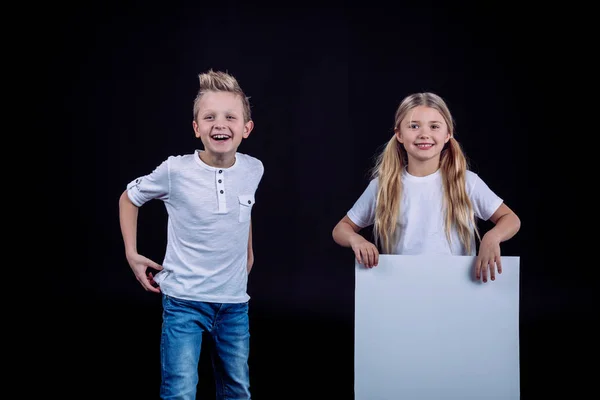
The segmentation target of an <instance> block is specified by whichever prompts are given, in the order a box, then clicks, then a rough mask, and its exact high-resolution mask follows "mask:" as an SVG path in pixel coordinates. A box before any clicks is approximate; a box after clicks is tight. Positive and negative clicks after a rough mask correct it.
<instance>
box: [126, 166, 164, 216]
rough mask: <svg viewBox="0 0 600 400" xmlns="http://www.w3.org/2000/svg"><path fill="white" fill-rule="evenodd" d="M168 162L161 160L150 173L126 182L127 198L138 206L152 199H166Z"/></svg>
mask: <svg viewBox="0 0 600 400" xmlns="http://www.w3.org/2000/svg"><path fill="white" fill-rule="evenodd" d="M169 187H170V180H169V162H168V160H166V161H163V162H162V163H161V164H160V165H159V166H158V167H156V168H155V169H154V171H152V172H151V173H150V174H148V175H144V176H140V177H138V178H136V179H134V180H133V181H131V182H129V184H127V195H128V196H129V200H131V202H132V203H133V204H135V205H136V206H138V207H141V206H142V205H143V204H144V203H146V202H148V201H150V200H152V199H160V200H163V201H164V200H166V199H167V198H168V196H169Z"/></svg>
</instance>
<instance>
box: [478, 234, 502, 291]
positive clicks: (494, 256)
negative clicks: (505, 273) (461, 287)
mask: <svg viewBox="0 0 600 400" xmlns="http://www.w3.org/2000/svg"><path fill="white" fill-rule="evenodd" d="M496 269H497V270H498V273H499V274H501V273H502V260H501V258H500V240H497V239H496V238H494V236H493V235H492V234H490V232H488V233H486V234H485V235H484V236H483V238H482V239H481V243H480V245H479V254H478V255H477V259H476V260H475V278H476V279H477V280H480V279H481V280H483V282H487V280H488V273H489V276H490V279H491V280H493V281H494V280H496Z"/></svg>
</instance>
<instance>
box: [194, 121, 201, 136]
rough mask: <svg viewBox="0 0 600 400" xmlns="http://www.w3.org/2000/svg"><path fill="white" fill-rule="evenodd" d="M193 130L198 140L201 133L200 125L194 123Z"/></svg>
mask: <svg viewBox="0 0 600 400" xmlns="http://www.w3.org/2000/svg"><path fill="white" fill-rule="evenodd" d="M192 128H194V136H196V137H197V138H200V133H199V132H198V124H197V123H196V121H195V120H194V121H192Z"/></svg>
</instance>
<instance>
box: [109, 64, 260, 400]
mask: <svg viewBox="0 0 600 400" xmlns="http://www.w3.org/2000/svg"><path fill="white" fill-rule="evenodd" d="M199 80H200V89H199V91H198V94H197V96H196V99H195V101H194V107H193V115H194V119H193V122H192V126H193V129H194V133H195V135H196V137H197V138H199V139H200V140H201V141H202V144H203V147H204V149H203V150H196V151H194V152H193V153H192V154H187V155H179V156H171V157H168V158H167V159H166V160H165V161H163V162H162V163H161V164H160V165H159V166H158V167H156V168H155V169H154V171H152V172H151V173H150V174H148V175H145V176H142V177H139V178H137V179H135V180H133V181H131V182H130V183H129V184H128V185H127V188H126V190H125V191H124V192H123V193H122V195H121V197H120V199H119V211H120V213H119V214H120V215H119V219H120V225H121V233H122V236H123V242H124V245H125V255H126V258H127V261H128V263H129V266H130V267H131V269H132V271H133V273H134V275H135V277H136V278H137V280H138V281H139V282H140V284H141V285H142V287H143V288H144V289H145V290H147V291H150V292H154V293H160V294H161V295H162V305H163V325H162V335H161V344H160V352H161V387H160V396H161V398H162V399H175V398H177V399H189V400H192V399H195V397H196V385H197V383H198V361H199V358H200V348H201V344H202V335H203V333H206V334H208V337H210V338H212V340H213V342H214V349H215V351H214V354H212V357H213V365H214V376H215V381H216V385H215V387H216V391H217V398H218V399H225V398H227V399H231V398H235V399H250V389H249V388H250V382H249V371H248V355H249V344H250V343H249V339H250V333H249V321H248V302H249V299H250V297H249V295H248V294H247V283H248V274H249V272H250V269H251V268H252V264H253V261H254V255H253V251H252V225H251V211H252V208H253V206H254V202H255V192H256V190H257V189H258V185H259V183H260V181H261V179H262V176H263V173H264V167H263V164H262V162H261V161H260V160H258V159H256V158H254V157H251V156H249V155H246V154H242V153H238V152H237V149H238V147H239V145H240V144H241V142H242V139H246V138H248V136H249V135H250V132H252V129H253V128H254V122H253V121H252V118H251V113H250V104H249V101H248V98H247V97H246V95H245V94H244V92H243V91H242V89H241V88H240V86H239V84H238V82H237V80H236V79H235V78H234V77H233V76H232V75H230V74H228V73H225V72H220V71H212V70H209V71H207V72H205V73H202V74H200V75H199ZM152 199H158V200H161V201H163V203H164V204H165V207H166V210H167V213H168V224H167V248H166V252H165V257H164V260H163V262H162V264H158V263H156V262H154V261H152V260H150V259H148V258H146V257H144V256H142V255H141V254H139V253H138V251H137V241H136V235H137V219H138V209H139V208H140V207H141V206H142V205H143V204H145V203H146V202H148V201H150V200H152ZM153 270H155V272H156V271H158V273H156V275H154V274H153Z"/></svg>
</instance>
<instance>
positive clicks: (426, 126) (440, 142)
mask: <svg viewBox="0 0 600 400" xmlns="http://www.w3.org/2000/svg"><path fill="white" fill-rule="evenodd" d="M395 133H396V139H398V141H399V142H400V143H402V145H403V146H404V148H405V149H406V153H407V154H408V163H409V165H410V164H411V163H413V164H429V163H431V164H435V168H436V169H437V167H438V165H439V161H440V153H441V152H442V149H443V148H444V144H446V143H447V142H448V140H450V133H449V132H448V125H447V124H446V121H445V120H444V117H442V114H440V113H439V111H438V110H436V109H435V108H430V107H425V106H418V107H415V108H413V109H412V110H410V111H409V112H408V113H407V114H406V116H405V117H404V119H403V120H402V121H401V122H400V126H398V127H397V128H396V129H395Z"/></svg>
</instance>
